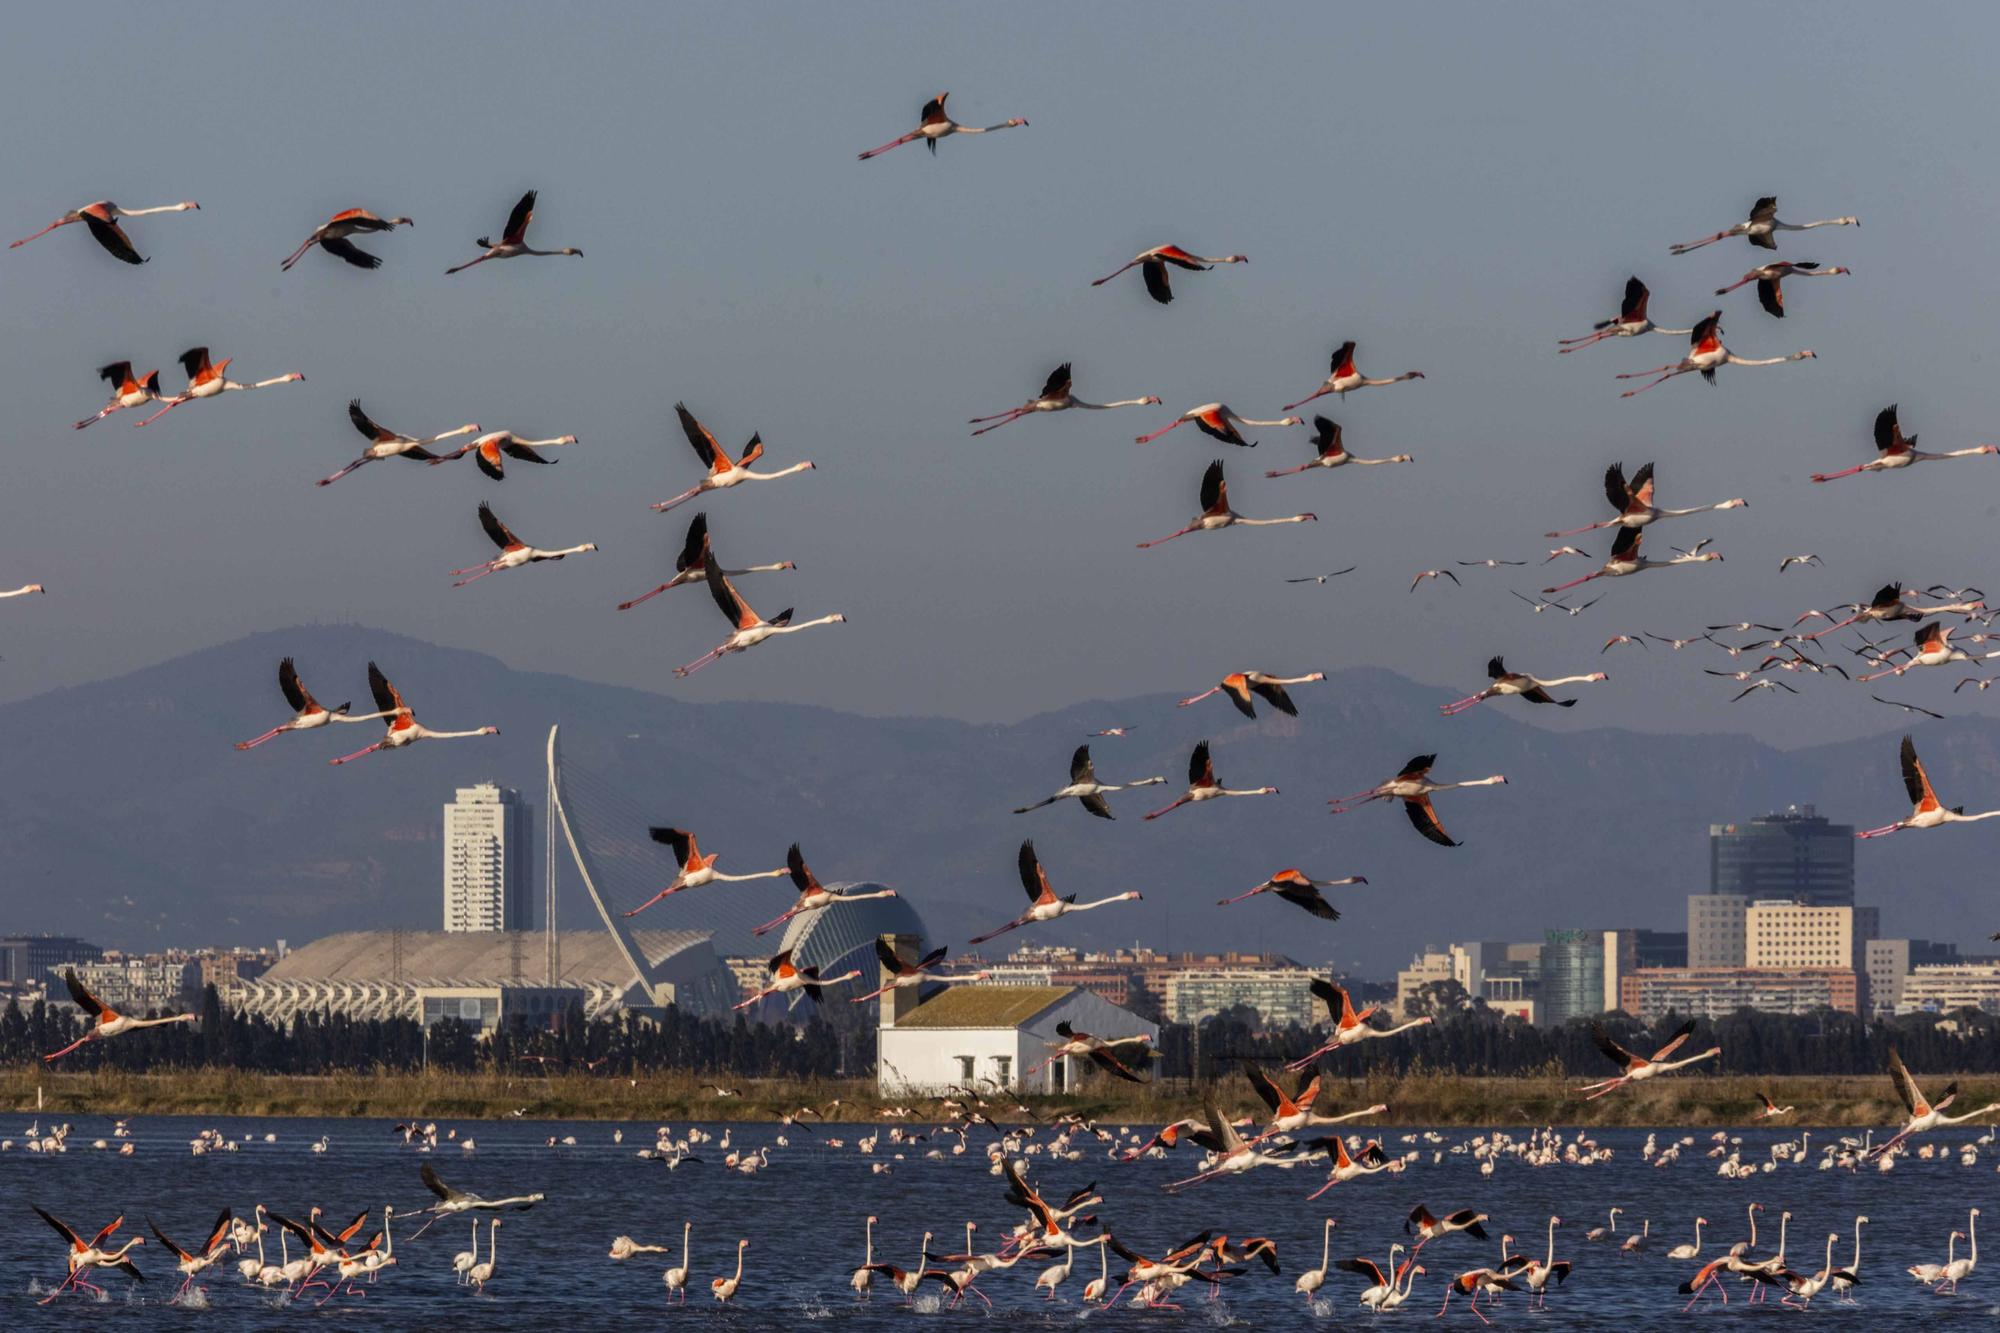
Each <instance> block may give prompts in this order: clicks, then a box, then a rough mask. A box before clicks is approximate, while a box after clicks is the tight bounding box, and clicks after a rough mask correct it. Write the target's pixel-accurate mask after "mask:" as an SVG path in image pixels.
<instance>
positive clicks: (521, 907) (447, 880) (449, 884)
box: [444, 782, 535, 934]
mask: <svg viewBox="0 0 2000 1333" xmlns="http://www.w3.org/2000/svg"><path fill="white" fill-rule="evenodd" d="M533 844H534V818H533V815H532V814H531V813H530V811H529V809H528V807H527V804H526V803H525V802H523V801H522V800H521V793H520V792H518V791H515V790H514V789H513V788H511V787H498V786H495V785H494V784H493V783H490V782H482V783H480V784H479V785H478V786H476V787H460V788H459V789H458V799H457V800H455V801H453V802H452V803H451V804H449V805H447V806H446V807H445V808H444V928H445V930H447V931H449V932H452V933H454V934H456V933H461V932H470V931H484V930H528V929H530V928H531V926H532V924H533V922H532V914H533V907H532V903H533V896H532V886H533V866H534V864H535V859H534V848H533Z"/></svg>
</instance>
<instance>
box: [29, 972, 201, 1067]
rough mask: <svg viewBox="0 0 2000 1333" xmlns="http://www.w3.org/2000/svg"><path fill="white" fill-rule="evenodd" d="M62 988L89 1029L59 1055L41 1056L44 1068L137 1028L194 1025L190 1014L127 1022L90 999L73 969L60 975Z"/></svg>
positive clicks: (121, 1015) (105, 1006)
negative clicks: (64, 988) (79, 1010)
mask: <svg viewBox="0 0 2000 1333" xmlns="http://www.w3.org/2000/svg"><path fill="white" fill-rule="evenodd" d="M63 984H64V985H65V986H67V987H68V988H69V998H70V1000H71V1002H72V1003H74V1004H75V1005H76V1007H77V1008H79V1009H81V1010H83V1012H84V1013H85V1014H86V1015H88V1016H89V1018H90V1026H89V1027H87V1028H85V1029H84V1032H83V1035H82V1036H81V1037H78V1038H77V1039H76V1040H75V1041H73V1042H71V1043H70V1044H69V1045H67V1046H65V1047H63V1048H62V1049H61V1050H59V1051H51V1052H49V1053H48V1054H47V1055H45V1056H43V1057H42V1062H43V1063H44V1064H50V1063H53V1062H54V1061H57V1060H60V1059H62V1057H64V1056H65V1055H68V1054H69V1053H70V1052H71V1051H73V1050H75V1049H76V1048H77V1047H79V1046H87V1045H89V1044H90V1043H91V1042H93V1041H109V1040H111V1038H113V1037H122V1036H124V1035H125V1034H126V1033H128V1032H137V1031H138V1030H139V1029H141V1028H158V1027H166V1026H167V1025H169V1024H171V1023H192V1022H194V1021H195V1015H193V1014H167V1015H165V1016H164V1017H161V1018H128V1017H126V1016H125V1015H124V1014H121V1013H119V1012H118V1011H117V1010H116V1009H113V1008H112V1007H111V1006H110V1005H108V1004H106V1003H105V1002H104V1001H102V1000H100V999H98V998H97V997H96V996H95V995H92V994H91V993H90V991H89V990H87V989H86V988H85V987H84V984H83V983H82V982H81V981H78V980H77V979H76V969H75V968H71V969H69V970H68V971H66V972H64V973H63Z"/></svg>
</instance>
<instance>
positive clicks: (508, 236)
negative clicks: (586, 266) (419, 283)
mask: <svg viewBox="0 0 2000 1333" xmlns="http://www.w3.org/2000/svg"><path fill="white" fill-rule="evenodd" d="M534 220H535V191H533V190H530V191H528V192H527V193H526V194H524V195H522V196H521V198H520V199H519V201H517V202H516V203H515V205H514V211H513V212H511V213H509V214H508V215H507V230H506V231H505V232H503V233H501V236H500V240H499V242H498V243H497V244H496V243H495V242H493V241H491V240H488V239H487V238H486V237H484V236H482V237H480V238H479V239H478V240H476V241H474V242H473V244H474V245H477V246H479V247H481V248H482V249H484V250H485V251H486V253H485V254H483V255H481V256H479V258H477V259H471V260H467V261H466V262H465V263H463V264H460V265H458V266H457V267H455V268H448V269H446V270H445V276H447V277H449V276H450V275H452V274H454V273H463V272H465V270H467V269H469V268H471V267H473V266H474V265H476V264H483V263H485V262H486V261H487V260H489V259H514V258H517V257H519V256H521V255H548V256H554V255H575V256H576V257H577V258H578V259H581V258H583V251H581V250H578V249H575V248H574V247H570V248H566V249H562V250H537V249H535V248H533V247H532V246H530V245H529V244H528V224H529V223H530V222H533V221H534Z"/></svg>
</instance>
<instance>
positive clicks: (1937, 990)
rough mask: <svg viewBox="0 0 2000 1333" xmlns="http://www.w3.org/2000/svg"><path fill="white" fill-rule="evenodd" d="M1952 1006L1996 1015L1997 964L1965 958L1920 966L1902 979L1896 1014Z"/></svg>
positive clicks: (1999, 1010)
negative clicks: (1953, 961) (1954, 961)
mask: <svg viewBox="0 0 2000 1333" xmlns="http://www.w3.org/2000/svg"><path fill="white" fill-rule="evenodd" d="M1954 1009H1980V1010H1984V1011H1985V1012H1987V1013H1989V1014H2000V963H1994V962H1991V961H1987V962H1977V963H1975V962H1973V961H1971V960H1969V959H1966V960H1961V961H1959V962H1956V963H1944V964H1933V965H1930V966H1922V965H1920V966H1917V967H1913V968H1911V969H1910V974H1909V975H1908V976H1906V977H1904V978H1903V987H1902V995H1901V997H1900V998H1899V999H1898V1001H1897V1003H1896V1012H1897V1013H1899V1014H1915V1013H1926V1014H1948V1013H1950V1012H1951V1011H1952V1010H1954Z"/></svg>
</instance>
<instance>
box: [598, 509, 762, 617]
mask: <svg viewBox="0 0 2000 1333" xmlns="http://www.w3.org/2000/svg"><path fill="white" fill-rule="evenodd" d="M713 554H714V552H713V551H712V550H711V549H710V547H709V541H708V514H707V513H706V512H705V511H704V512H702V513H699V514H696V515H695V516H694V522H692V523H690V524H688V530H687V536H686V537H685V538H684V539H683V540H682V542H681V553H680V554H679V555H677V556H675V557H674V576H673V577H672V578H670V579H668V580H667V581H666V582H665V583H662V584H661V585H660V586H659V587H657V588H655V589H653V590H652V591H651V592H642V593H640V594H639V595H638V596H637V597H634V598H633V599H632V600H631V601H629V602H620V603H618V609H619V610H620V611H630V610H631V609H632V608H633V607H635V606H638V605H639V604H640V603H642V602H650V601H652V600H653V599H654V598H655V597H658V596H659V595H660V594H661V593H663V592H668V591H670V590H672V589H674V588H679V587H684V586H686V585H687V584H690V583H701V582H704V581H705V580H706V579H707V578H708V561H709V557H710V556H711V555H713ZM797 568H798V566H797V565H795V564H793V563H792V562H791V561H789V560H780V561H779V562H777V563H776V564H771V565H750V566H748V567H747V568H744V569H725V570H723V571H722V572H723V573H724V574H726V575H727V576H728V577H730V578H732V579H734V578H741V577H742V576H743V575H745V574H773V573H776V572H778V571H779V570H785V569H797Z"/></svg>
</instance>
